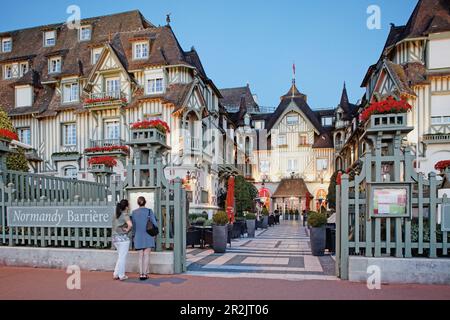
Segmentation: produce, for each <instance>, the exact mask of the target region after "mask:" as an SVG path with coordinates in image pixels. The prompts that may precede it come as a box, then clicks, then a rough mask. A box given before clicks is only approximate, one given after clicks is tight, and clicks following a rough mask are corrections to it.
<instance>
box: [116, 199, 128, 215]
mask: <svg viewBox="0 0 450 320" xmlns="http://www.w3.org/2000/svg"><path fill="white" fill-rule="evenodd" d="M126 208H128V200H126V199H123V200H121V201H120V202H119V203H118V204H117V205H116V218H117V219H119V218H120V216H121V215H122V212H123V211H125V209H126Z"/></svg>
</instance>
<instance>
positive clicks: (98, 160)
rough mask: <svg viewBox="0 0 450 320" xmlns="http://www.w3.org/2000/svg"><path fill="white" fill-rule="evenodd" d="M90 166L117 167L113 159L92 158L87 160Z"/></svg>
mask: <svg viewBox="0 0 450 320" xmlns="http://www.w3.org/2000/svg"><path fill="white" fill-rule="evenodd" d="M88 164H89V165H90V166H95V165H104V166H105V167H108V168H112V167H115V166H117V160H116V159H114V158H113V157H93V158H90V159H89V160H88Z"/></svg>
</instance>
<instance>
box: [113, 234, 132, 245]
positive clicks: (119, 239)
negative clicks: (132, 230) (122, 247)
mask: <svg viewBox="0 0 450 320" xmlns="http://www.w3.org/2000/svg"><path fill="white" fill-rule="evenodd" d="M127 241H130V237H128V235H126V234H116V235H114V236H113V237H112V242H113V243H117V242H127Z"/></svg>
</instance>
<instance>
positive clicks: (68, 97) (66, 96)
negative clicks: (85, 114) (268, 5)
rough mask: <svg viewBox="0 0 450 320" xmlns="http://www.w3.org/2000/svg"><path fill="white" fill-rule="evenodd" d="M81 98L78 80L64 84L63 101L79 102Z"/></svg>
mask: <svg viewBox="0 0 450 320" xmlns="http://www.w3.org/2000/svg"><path fill="white" fill-rule="evenodd" d="M79 98H80V94H79V86H78V82H69V83H64V84H63V102H64V103H71V102H78V100H79Z"/></svg>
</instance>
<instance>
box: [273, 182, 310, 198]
mask: <svg viewBox="0 0 450 320" xmlns="http://www.w3.org/2000/svg"><path fill="white" fill-rule="evenodd" d="M308 194H309V196H310V197H311V198H312V197H313V196H312V194H311V193H310V192H309V190H308V187H307V186H306V183H305V180H303V179H283V180H281V182H280V184H279V185H278V188H277V190H275V193H274V194H273V196H272V197H273V198H291V197H295V198H306V195H308Z"/></svg>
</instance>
